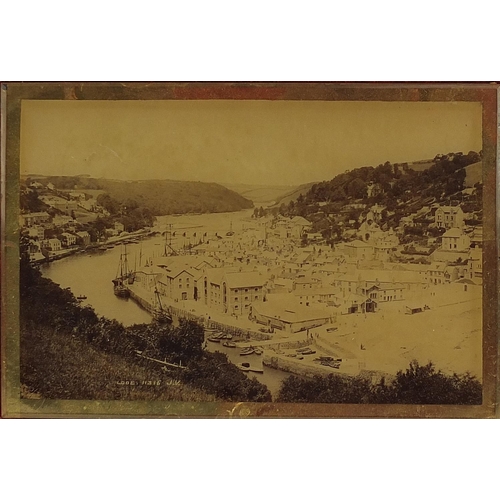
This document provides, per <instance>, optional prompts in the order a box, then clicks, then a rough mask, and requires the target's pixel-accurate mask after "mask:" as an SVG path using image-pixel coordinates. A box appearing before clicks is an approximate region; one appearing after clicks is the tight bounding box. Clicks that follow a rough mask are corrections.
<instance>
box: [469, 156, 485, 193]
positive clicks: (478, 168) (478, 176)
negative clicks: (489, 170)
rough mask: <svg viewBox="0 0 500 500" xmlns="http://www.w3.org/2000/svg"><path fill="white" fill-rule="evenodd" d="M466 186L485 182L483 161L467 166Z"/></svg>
mask: <svg viewBox="0 0 500 500" xmlns="http://www.w3.org/2000/svg"><path fill="white" fill-rule="evenodd" d="M465 173H466V177H465V187H468V188H469V187H474V184H476V183H477V182H483V162H482V161H478V162H477V163H473V164H472V165H469V166H468V167H465Z"/></svg>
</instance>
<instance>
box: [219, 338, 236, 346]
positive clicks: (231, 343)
mask: <svg viewBox="0 0 500 500" xmlns="http://www.w3.org/2000/svg"><path fill="white" fill-rule="evenodd" d="M222 345H223V346H224V347H236V342H232V341H231V340H226V341H225V342H222Z"/></svg>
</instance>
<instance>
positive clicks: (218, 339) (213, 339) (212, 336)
mask: <svg viewBox="0 0 500 500" xmlns="http://www.w3.org/2000/svg"><path fill="white" fill-rule="evenodd" d="M207 340H208V341H209V342H216V343H219V342H220V341H221V339H220V338H219V337H217V336H215V335H211V336H210V337H208V338H207Z"/></svg>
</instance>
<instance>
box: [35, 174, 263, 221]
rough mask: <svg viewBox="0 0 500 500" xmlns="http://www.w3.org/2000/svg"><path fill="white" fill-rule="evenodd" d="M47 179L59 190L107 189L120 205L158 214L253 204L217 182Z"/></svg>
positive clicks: (232, 209) (225, 209) (224, 208)
mask: <svg viewBox="0 0 500 500" xmlns="http://www.w3.org/2000/svg"><path fill="white" fill-rule="evenodd" d="M45 179H46V181H47V182H52V184H54V186H55V188H56V189H81V190H88V189H93V190H103V191H104V192H105V193H106V194H107V195H109V197H111V199H112V200H116V202H118V203H119V204H125V205H126V204H130V205H137V206H139V207H142V208H147V209H149V210H150V211H151V213H152V214H153V215H155V216H156V215H169V214H185V213H210V212H216V213H218V212H234V211H238V210H243V209H246V208H252V207H253V203H252V201H250V200H248V199H246V198H244V197H243V196H241V195H240V194H238V193H235V192H234V191H231V190H230V189H228V188H226V187H224V186H221V185H220V184H216V183H214V182H197V181H171V180H145V181H119V180H110V179H94V178H90V177H45ZM108 202H109V200H108ZM129 202H131V203H129Z"/></svg>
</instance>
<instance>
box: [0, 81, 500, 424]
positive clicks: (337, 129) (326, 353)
mask: <svg viewBox="0 0 500 500" xmlns="http://www.w3.org/2000/svg"><path fill="white" fill-rule="evenodd" d="M496 92H497V89H496V87H492V86H484V85H483V86H481V85H476V86H474V85H469V86H467V85H462V86H460V85H455V86H452V85H435V86H431V85H420V86H415V85H414V86H409V85H408V86H403V85H392V86H391V85H384V86H377V85H375V84H372V85H368V84H367V85H358V86H346V85H344V86H342V85H338V84H305V83H302V84H298V83H297V84H293V83H290V84H194V83H193V84H157V85H147V84H122V85H119V84H88V83H86V84H46V85H41V84H24V85H23V84H12V85H10V84H6V85H4V87H3V90H2V103H3V113H2V114H3V116H4V117H5V121H6V124H7V132H5V130H6V128H5V126H4V127H2V130H3V134H4V135H3V137H2V140H3V141H4V145H6V156H5V161H4V165H3V167H4V168H3V171H4V180H5V182H4V189H5V194H6V210H5V213H6V223H5V227H4V235H3V236H4V241H3V242H2V259H3V262H2V269H3V276H2V279H3V282H2V289H3V292H4V293H2V299H3V303H2V308H3V309H2V312H3V317H4V319H5V321H4V324H3V325H2V340H3V342H2V345H3V350H2V359H4V360H5V361H6V366H7V370H6V371H5V372H4V378H3V381H2V382H3V383H2V390H3V392H2V395H3V403H4V404H3V405H2V408H3V410H2V411H3V412H7V413H5V414H6V416H14V417H23V416H31V417H33V416H72V415H74V416H90V417H92V416H106V415H109V416H131V415H133V416H186V417H193V416H199V417H202V416H207V417H215V416H221V417H232V416H238V417H259V416H262V417H279V416H297V417H304V416H310V417H328V416H344V417H346V416H347V417H356V416H378V417H381V416H392V417H404V416H413V417H415V416H427V417H429V416H431V417H440V416H448V417H450V416H462V417H492V416H494V411H495V410H494V402H495V394H496V378H497V377H496V366H497V365H496V356H497V342H498V337H497V309H498V301H497V297H496V289H497V281H496V280H497V267H498V257H497V251H496V237H495V235H496V223H495V217H496V213H495V196H496V189H495V187H496V154H497V145H496V137H497V136H496V120H497V110H496V99H497V97H496ZM9 126H10V127H9ZM3 149H5V148H3ZM483 270H484V271H485V272H483ZM5 290H7V291H8V292H12V293H5Z"/></svg>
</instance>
